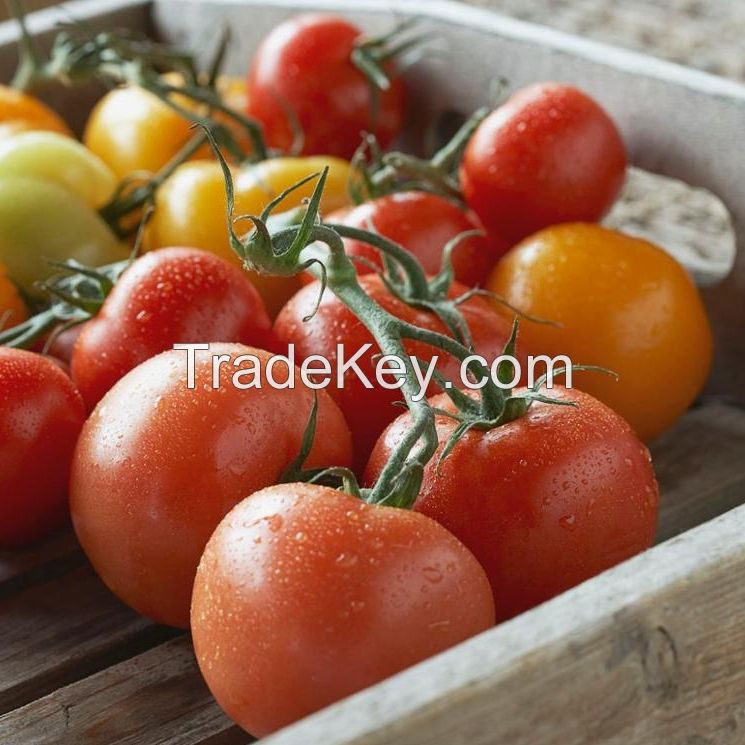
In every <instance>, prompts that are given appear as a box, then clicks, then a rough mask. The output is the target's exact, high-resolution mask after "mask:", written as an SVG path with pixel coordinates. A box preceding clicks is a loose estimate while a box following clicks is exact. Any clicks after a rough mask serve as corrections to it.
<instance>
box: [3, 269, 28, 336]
mask: <svg viewBox="0 0 745 745" xmlns="http://www.w3.org/2000/svg"><path fill="white" fill-rule="evenodd" d="M27 318H28V312H27V310H26V304H25V303H24V302H23V300H22V299H21V296H20V294H19V293H18V289H17V288H16V286H15V285H14V284H13V282H11V281H10V279H9V278H8V276H7V270H6V268H5V267H4V266H3V265H2V264H0V331H5V330H6V329H9V328H11V326H16V325H17V324H19V323H21V322H23V321H25V320H26V319H27Z"/></svg>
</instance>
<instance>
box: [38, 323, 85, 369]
mask: <svg viewBox="0 0 745 745" xmlns="http://www.w3.org/2000/svg"><path fill="white" fill-rule="evenodd" d="M86 324H87V321H86V322H84V323H79V324H77V325H76V326H71V327H70V328H68V329H65V330H64V331H61V332H60V333H58V334H55V335H54V337H53V338H52V342H51V344H50V345H49V348H48V349H47V354H49V355H50V356H51V357H54V358H56V359H58V360H59V361H60V362H64V363H65V365H70V363H71V362H72V352H73V349H74V348H75V343H76V342H77V340H78V337H79V336H80V334H81V333H82V332H83V329H84V328H85V326H86Z"/></svg>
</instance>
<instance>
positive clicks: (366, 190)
mask: <svg viewBox="0 0 745 745" xmlns="http://www.w3.org/2000/svg"><path fill="white" fill-rule="evenodd" d="M488 113H489V109H487V108H482V109H479V110H478V111H476V112H475V113H474V114H473V115H472V116H471V117H470V118H469V119H468V120H467V121H466V122H465V123H464V124H463V125H462V126H461V128H460V129H459V130H458V131H457V132H456V133H455V135H454V136H453V138H452V139H451V140H450V142H448V143H447V144H446V145H445V146H443V147H442V148H441V149H440V150H438V151H437V152H436V153H435V154H434V155H433V156H432V158H430V159H429V160H426V159H423V158H416V157H414V156H413V155H407V154H406V153H398V152H391V153H384V152H382V151H381V149H380V147H379V146H378V144H377V141H376V140H375V138H374V137H373V136H372V135H367V136H366V137H365V138H364V140H363V143H362V145H361V146H360V148H359V149H358V150H357V152H356V153H355V155H354V157H353V158H352V167H353V172H352V173H353V175H352V179H351V181H350V185H349V192H350V196H351V197H352V199H353V201H354V202H355V203H357V204H360V203H362V202H365V201H368V200H370V199H375V198H377V197H382V196H385V195H386V194H394V193H397V192H402V191H424V192H428V193H430V194H436V195H438V196H442V197H445V198H447V199H450V200H452V201H455V202H458V203H462V202H463V195H462V193H461V188H460V182H459V180H458V167H459V166H460V162H461V159H462V157H463V151H464V150H465V148H466V145H467V144H468V141H469V140H470V139H471V135H472V134H473V133H474V132H475V131H476V129H477V128H478V126H479V124H481V122H482V121H483V120H484V119H485V118H486V116H487V115H488Z"/></svg>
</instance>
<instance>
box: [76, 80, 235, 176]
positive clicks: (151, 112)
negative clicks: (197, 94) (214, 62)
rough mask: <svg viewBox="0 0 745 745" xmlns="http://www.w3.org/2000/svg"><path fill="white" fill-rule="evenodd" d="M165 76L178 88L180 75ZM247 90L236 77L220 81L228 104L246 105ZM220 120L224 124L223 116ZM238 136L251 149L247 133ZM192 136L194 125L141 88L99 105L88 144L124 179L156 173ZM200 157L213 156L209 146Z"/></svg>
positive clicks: (114, 94) (186, 104) (118, 91)
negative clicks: (245, 94)
mask: <svg viewBox="0 0 745 745" xmlns="http://www.w3.org/2000/svg"><path fill="white" fill-rule="evenodd" d="M166 77H170V78H171V81H172V82H173V83H174V84H176V85H178V84H179V81H180V78H179V77H178V76H175V75H173V74H172V73H171V74H169V75H167V76H166ZM243 87H244V86H243V85H242V84H241V83H239V82H237V81H236V80H235V79H225V80H222V81H219V84H218V92H220V93H221V94H223V95H222V97H223V99H224V100H225V102H226V103H227V104H228V105H235V104H236V103H238V104H244V96H243V95H241V90H242V89H243ZM223 91H224V93H223ZM175 101H176V103H178V104H179V105H181V106H183V108H185V109H187V110H189V111H194V112H197V111H198V109H199V107H198V106H197V105H196V104H195V103H194V102H193V101H192V100H189V99H187V98H185V97H179V98H176V99H175ZM215 119H216V120H217V121H224V118H223V117H222V115H220V114H216V115H215ZM236 135H237V136H238V140H239V144H241V145H242V146H247V145H248V141H247V135H245V134H244V133H240V134H239V133H238V132H237V131H236ZM193 136H194V131H193V129H192V122H191V121H189V120H188V119H186V118H184V117H183V116H181V114H179V113H178V112H177V111H175V110H174V109H172V108H171V107H170V106H168V104H166V103H164V102H163V101H161V100H160V99H159V98H158V97H157V96H156V95H155V94H153V93H150V92H149V91H146V90H145V89H144V88H139V87H137V86H123V87H121V88H115V89H114V90H112V91H109V92H108V93H107V94H106V95H105V96H104V97H103V98H101V100H100V101H99V102H98V103H97V104H96V105H95V106H94V108H93V111H92V112H91V114H90V116H89V118H88V122H87V124H86V127H85V132H84V133H83V142H84V143H85V145H86V147H87V148H89V149H90V150H91V151H92V152H93V153H95V154H96V155H97V156H98V157H100V158H101V159H102V160H103V161H104V162H105V163H106V164H107V165H108V166H109V167H110V168H111V169H112V170H113V171H114V173H115V174H116V175H117V177H118V178H120V179H122V178H125V177H126V176H131V175H133V174H153V173H156V172H157V171H159V170H160V169H161V168H163V166H165V165H166V164H167V163H168V162H169V161H170V160H171V158H173V157H174V156H175V155H176V154H177V153H178V152H179V150H181V148H182V147H183V146H184V145H186V143H187V142H188V141H189V140H190V139H191V138H192V137H193ZM197 157H202V158H209V157H210V150H209V147H205V148H203V149H200V150H199V151H198V154H197Z"/></svg>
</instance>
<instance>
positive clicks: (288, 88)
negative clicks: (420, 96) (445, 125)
mask: <svg viewBox="0 0 745 745" xmlns="http://www.w3.org/2000/svg"><path fill="white" fill-rule="evenodd" d="M361 38H362V32H361V30H360V29H359V28H357V26H355V25H354V24H352V23H349V22H348V21H345V20H343V19H342V18H339V17H337V16H334V15H324V14H306V15H300V16H296V17H294V18H291V19H290V20H288V21H286V22H285V23H282V24H280V25H279V26H277V27H276V28H275V29H274V30H273V31H272V32H271V33H269V34H268V35H267V37H266V38H265V39H264V40H263V41H262V43H261V45H260V46H259V48H258V51H257V52H256V56H255V57H254V59H253V62H252V64H251V69H250V71H249V74H248V90H249V91H250V93H249V96H248V106H247V112H248V114H249V116H251V117H254V118H255V119H257V120H258V121H260V122H261V123H262V124H263V125H264V129H265V133H266V138H267V142H268V143H269V145H271V146H273V147H277V148H280V149H282V150H284V151H287V150H288V149H289V148H290V146H291V145H292V142H293V139H294V133H293V130H292V121H293V118H294V119H295V120H296V121H297V123H298V124H299V125H300V127H301V128H302V133H303V136H304V140H303V148H302V153H303V154H304V155H338V156H340V157H342V158H351V157H352V155H353V154H354V152H355V150H356V149H357V147H358V146H359V144H360V142H361V137H360V135H361V133H362V132H374V133H375V135H376V136H377V138H378V141H379V142H380V144H381V146H382V147H384V148H385V147H388V145H390V143H391V142H392V141H393V139H394V138H395V137H396V136H397V135H398V133H399V132H400V131H401V128H402V126H403V118H404V109H405V102H406V90H405V87H404V84H403V82H402V81H401V79H400V78H396V77H392V80H391V86H390V88H389V89H388V90H387V91H382V92H381V93H380V98H379V106H378V114H377V117H376V119H375V121H373V119H372V113H371V112H372V103H373V99H372V94H371V88H370V82H369V81H368V79H367V77H365V75H364V74H363V73H362V72H361V71H360V70H359V69H358V68H357V67H356V66H355V65H354V64H353V62H352V60H351V55H352V52H353V50H354V47H355V44H356V43H358V42H359V41H360V39H361ZM389 72H390V71H389Z"/></svg>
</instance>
